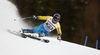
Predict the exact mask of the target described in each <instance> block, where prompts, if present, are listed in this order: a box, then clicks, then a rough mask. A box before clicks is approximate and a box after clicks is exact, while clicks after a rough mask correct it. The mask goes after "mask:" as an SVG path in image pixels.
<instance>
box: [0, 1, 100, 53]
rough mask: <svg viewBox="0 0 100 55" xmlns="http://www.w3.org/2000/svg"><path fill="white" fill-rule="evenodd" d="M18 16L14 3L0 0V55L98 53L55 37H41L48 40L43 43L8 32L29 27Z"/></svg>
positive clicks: (98, 51) (99, 51)
mask: <svg viewBox="0 0 100 55" xmlns="http://www.w3.org/2000/svg"><path fill="white" fill-rule="evenodd" d="M20 18H21V17H20V15H19V14H18V10H17V8H16V6H15V5H13V4H12V3H11V2H9V1H8V0H0V19H1V20H0V34H1V35H0V55H100V50H96V49H93V48H90V47H86V46H83V45H78V44H74V43H70V42H66V41H61V42H59V41H58V40H57V39H56V38H51V37H43V38H45V39H49V40H50V43H44V42H40V41H37V40H33V39H31V38H26V39H25V38H21V37H19V36H16V35H13V34H11V33H8V32H7V31H6V30H7V29H12V30H18V29H20V28H29V27H28V25H26V24H24V22H22V20H21V19H20ZM14 19H16V21H14Z"/></svg>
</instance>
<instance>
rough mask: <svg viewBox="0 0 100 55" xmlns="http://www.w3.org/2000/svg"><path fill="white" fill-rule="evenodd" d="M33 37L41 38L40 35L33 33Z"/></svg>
mask: <svg viewBox="0 0 100 55" xmlns="http://www.w3.org/2000/svg"><path fill="white" fill-rule="evenodd" d="M31 37H36V38H39V34H38V33H31Z"/></svg>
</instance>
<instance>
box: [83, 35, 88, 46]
mask: <svg viewBox="0 0 100 55" xmlns="http://www.w3.org/2000/svg"><path fill="white" fill-rule="evenodd" d="M87 38H88V36H86V39H85V44H84V46H86V43H87Z"/></svg>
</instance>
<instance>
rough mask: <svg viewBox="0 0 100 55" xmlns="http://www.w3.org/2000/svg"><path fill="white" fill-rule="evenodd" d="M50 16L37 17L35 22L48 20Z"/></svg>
mask: <svg viewBox="0 0 100 55" xmlns="http://www.w3.org/2000/svg"><path fill="white" fill-rule="evenodd" d="M50 17H51V16H37V20H48V19H49V18H50Z"/></svg>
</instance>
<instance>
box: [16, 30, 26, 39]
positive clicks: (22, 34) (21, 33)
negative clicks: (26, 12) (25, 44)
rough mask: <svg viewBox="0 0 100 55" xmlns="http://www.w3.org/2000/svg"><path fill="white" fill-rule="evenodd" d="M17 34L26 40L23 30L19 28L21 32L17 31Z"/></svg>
mask: <svg viewBox="0 0 100 55" xmlns="http://www.w3.org/2000/svg"><path fill="white" fill-rule="evenodd" d="M17 33H18V34H20V35H21V36H22V37H23V38H26V37H27V36H26V35H25V34H24V33H23V28H21V30H19V31H18V32H17Z"/></svg>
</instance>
